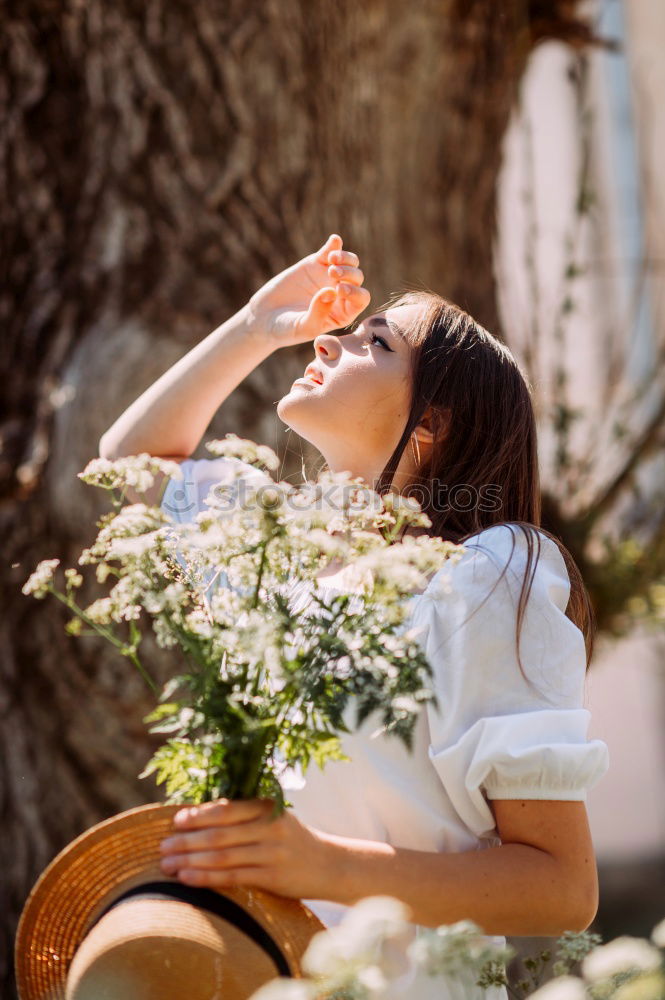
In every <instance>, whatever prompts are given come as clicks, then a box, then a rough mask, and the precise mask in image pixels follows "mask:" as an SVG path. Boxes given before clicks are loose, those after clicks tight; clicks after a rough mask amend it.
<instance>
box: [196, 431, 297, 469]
mask: <svg viewBox="0 0 665 1000" xmlns="http://www.w3.org/2000/svg"><path fill="white" fill-rule="evenodd" d="M206 448H207V449H208V451H209V452H211V453H212V454H213V455H217V456H219V457H222V456H224V457H229V458H238V459H240V461H241V462H248V463H249V464H250V465H253V464H256V463H258V464H260V465H264V466H265V467H266V468H268V469H273V470H274V469H277V468H279V458H278V457H277V455H276V454H275V452H274V451H273V450H272V448H268V447H267V445H264V444H256V442H255V441H251V440H250V439H249V438H241V437H238V435H237V434H227V435H226V437H225V438H223V439H216V440H213V441H208V442H206Z"/></svg>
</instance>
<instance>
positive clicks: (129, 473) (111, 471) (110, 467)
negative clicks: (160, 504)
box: [78, 452, 183, 492]
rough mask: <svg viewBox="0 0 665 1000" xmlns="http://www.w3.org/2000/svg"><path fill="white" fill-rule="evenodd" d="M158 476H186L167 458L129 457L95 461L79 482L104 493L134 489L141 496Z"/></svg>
mask: <svg viewBox="0 0 665 1000" xmlns="http://www.w3.org/2000/svg"><path fill="white" fill-rule="evenodd" d="M155 473H162V474H163V475H165V476H168V477H169V478H171V479H182V478H183V472H182V469H181V468H180V465H179V463H178V462H172V461H170V460H169V459H167V458H156V457H155V456H154V455H149V454H148V453H147V452H141V454H140V455H128V456H126V457H123V458H117V459H115V460H114V461H111V460H110V459H108V458H93V459H92V460H91V461H90V462H88V464H87V465H86V467H85V469H84V470H83V472H79V473H78V478H79V479H82V480H83V482H84V483H89V484H90V485H91V486H100V487H102V488H103V489H122V488H123V487H126V486H133V487H134V489H136V490H138V491H139V492H144V491H145V490H147V489H149V488H150V487H151V486H152V485H153V483H154V481H155Z"/></svg>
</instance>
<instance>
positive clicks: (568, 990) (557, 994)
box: [531, 976, 587, 1000]
mask: <svg viewBox="0 0 665 1000" xmlns="http://www.w3.org/2000/svg"><path fill="white" fill-rule="evenodd" d="M586 995H587V993H586V990H585V988H584V983H583V982H582V981H581V980H580V979H577V978H576V977H575V976H561V977H560V978H559V979H552V980H551V981H550V982H549V983H545V985H544V986H541V987H540V989H539V990H536V992H535V993H532V994H531V1000H586Z"/></svg>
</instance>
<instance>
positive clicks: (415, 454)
mask: <svg viewBox="0 0 665 1000" xmlns="http://www.w3.org/2000/svg"><path fill="white" fill-rule="evenodd" d="M414 436H415V431H412V433H411V439H410V440H411V451H412V452H413V457H414V458H415V460H416V462H417V463H418V465H420V446H419V444H418V438H416V444H415V447H414V444H413V439H414Z"/></svg>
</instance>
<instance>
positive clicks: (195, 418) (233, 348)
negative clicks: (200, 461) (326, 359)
mask: <svg viewBox="0 0 665 1000" xmlns="http://www.w3.org/2000/svg"><path fill="white" fill-rule="evenodd" d="M271 351H272V349H271V348H270V347H269V346H268V341H267V338H263V337H262V336H261V331H259V330H257V329H256V326H255V322H254V321H253V319H252V316H251V314H250V311H249V309H248V307H247V306H245V307H244V308H243V309H241V310H240V311H239V312H237V313H236V314H235V315H234V316H232V317H231V318H230V319H229V320H227V321H226V322H225V323H223V324H222V325H221V326H219V327H217V329H216V330H213V331H212V333H210V334H209V335H208V336H207V337H206V338H205V339H204V340H202V341H201V342H200V343H199V344H197V345H196V347H193V348H192V349H191V350H190V351H189V352H188V353H187V354H185V356H184V357H182V358H181V359H180V360H179V361H177V362H176V363H175V364H174V365H172V366H171V368H169V369H168V371H166V372H165V373H164V374H163V375H162V376H160V378H158V379H157V381H156V382H154V383H153V384H152V385H151V386H150V387H149V388H148V389H146V391H145V392H144V393H142V395H140V396H139V398H138V399H136V400H135V401H134V402H133V403H132V404H131V406H129V407H128V408H127V409H126V410H125V411H124V413H122V414H121V415H120V416H119V417H118V419H117V420H116V421H115V423H114V424H112V426H111V427H109V429H108V430H107V431H106V432H105V434H103V435H102V438H101V440H100V442H99V454H100V456H101V457H102V458H111V459H113V458H119V457H121V456H124V455H136V454H139V453H140V452H148V453H149V454H151V455H169V456H174V457H176V456H179V457H183V458H185V457H187V456H189V455H191V454H192V452H193V451H194V450H195V448H196V447H197V445H198V444H199V442H200V440H201V438H202V437H203V434H204V433H205V430H206V428H207V426H208V424H209V423H210V421H211V419H212V417H213V416H214V414H215V412H216V411H217V409H218V408H219V407H220V406H221V404H222V403H223V402H224V400H225V399H226V398H227V397H228V396H229V395H230V394H231V392H233V390H234V389H235V388H236V386H238V385H239V384H240V382H242V380H243V379H244V378H246V376H247V375H249V374H250V372H252V371H253V370H254V368H256V367H257V365H259V364H260V363H261V362H262V361H264V360H265V358H267V357H268V355H269V354H270V353H271Z"/></svg>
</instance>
